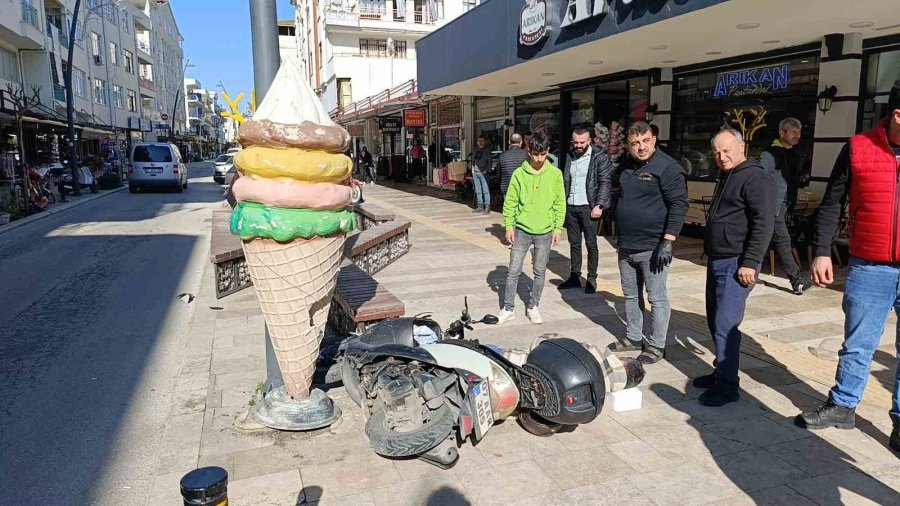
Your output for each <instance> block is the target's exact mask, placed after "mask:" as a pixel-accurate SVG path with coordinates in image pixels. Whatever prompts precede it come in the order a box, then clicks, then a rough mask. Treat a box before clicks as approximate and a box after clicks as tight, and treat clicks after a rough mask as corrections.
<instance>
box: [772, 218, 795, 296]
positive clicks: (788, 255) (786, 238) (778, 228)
mask: <svg viewBox="0 0 900 506" xmlns="http://www.w3.org/2000/svg"><path fill="white" fill-rule="evenodd" d="M787 212H788V211H787V205H786V204H785V203H782V204H781V209H779V210H778V213H777V214H776V215H775V230H774V231H773V232H772V246H773V247H774V248H775V251H776V252H777V253H778V256H779V257H781V266H782V267H783V268H784V273H785V274H787V277H788V279H790V280H791V281H793V280H795V279H797V277H798V276H800V267H798V266H797V262H795V261H794V255H793V253H792V252H791V233H790V232H789V231H788V228H787V223H785V221H784V219H785V217H786V215H787Z"/></svg>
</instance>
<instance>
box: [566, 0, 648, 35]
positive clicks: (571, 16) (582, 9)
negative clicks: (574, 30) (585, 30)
mask: <svg viewBox="0 0 900 506" xmlns="http://www.w3.org/2000/svg"><path fill="white" fill-rule="evenodd" d="M568 1H569V4H568V5H567V6H566V13H565V14H563V20H562V23H560V24H559V27H560V28H565V27H567V26H572V25H576V24H578V23H581V22H582V21H585V20H588V19H591V18H593V17H596V16H602V15H604V14H606V13H607V12H609V10H610V9H609V4H608V3H607V2H608V1H609V0H568ZM613 1H615V0H613ZM632 1H633V0H622V4H624V5H628V4H630V3H631V2H632ZM591 2H593V5H591Z"/></svg>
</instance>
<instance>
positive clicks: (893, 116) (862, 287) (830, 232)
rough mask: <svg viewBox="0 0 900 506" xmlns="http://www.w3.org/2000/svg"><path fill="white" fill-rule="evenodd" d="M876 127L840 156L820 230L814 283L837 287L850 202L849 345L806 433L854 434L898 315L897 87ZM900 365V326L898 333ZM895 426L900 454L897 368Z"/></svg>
mask: <svg viewBox="0 0 900 506" xmlns="http://www.w3.org/2000/svg"><path fill="white" fill-rule="evenodd" d="M886 113H887V114H886V116H885V117H884V118H883V119H882V120H881V121H880V122H879V123H878V125H877V126H876V127H875V128H873V129H871V130H869V131H867V132H863V133H861V134H858V135H855V136H853V137H852V138H851V139H850V142H849V143H847V145H845V146H844V149H843V150H842V151H841V153H840V154H839V155H838V158H837V161H836V162H835V165H834V169H833V170H832V172H831V178H830V179H829V181H828V188H827V189H826V190H825V197H824V198H823V199H822V205H821V206H820V207H819V218H818V221H817V224H816V258H815V260H813V264H812V268H811V272H810V274H811V277H812V280H813V282H814V283H815V284H816V285H818V286H820V287H825V286H828V285H830V284H831V283H833V282H834V268H833V266H832V264H831V243H832V238H833V237H834V232H835V230H836V229H837V227H838V224H839V223H840V220H841V215H842V214H843V212H842V211H843V208H844V206H843V203H844V202H846V201H847V200H848V198H849V202H850V267H849V268H848V270H847V278H846V281H845V284H844V303H843V307H844V317H845V319H844V345H843V347H842V348H841V352H840V359H839V362H838V367H837V374H836V377H835V380H836V383H835V385H834V387H832V388H831V391H830V392H829V393H828V400H827V401H826V402H825V403H824V404H823V405H822V406H821V407H820V408H818V409H816V410H815V411H809V412H806V413H802V414H800V415H798V416H797V418H796V419H795V420H794V421H795V423H796V424H797V425H798V426H800V427H804V428H808V429H824V428H827V427H837V428H839V429H852V428H853V427H854V426H855V424H856V405H857V404H859V401H860V400H861V399H862V395H863V391H864V390H865V388H866V382H867V381H868V379H869V369H870V367H871V366H872V355H873V354H874V353H875V348H877V347H878V344H879V341H880V339H881V334H882V332H883V331H884V325H885V323H886V322H887V316H888V312H890V310H891V308H893V309H894V311H895V312H896V313H897V314H898V315H900V217H898V214H900V211H898V209H900V183H898V176H897V174H898V170H900V81H897V82H896V83H894V87H893V89H892V90H891V93H890V96H889V98H888V108H887V111H886ZM896 347H897V353H898V358H900V324H898V328H897V344H896ZM889 414H890V417H891V421H892V422H893V431H892V432H891V436H890V440H889V445H890V447H891V448H892V449H893V450H895V451H898V452H900V368H898V369H897V377H896V379H895V381H894V396H893V403H892V405H891V410H890V412H889Z"/></svg>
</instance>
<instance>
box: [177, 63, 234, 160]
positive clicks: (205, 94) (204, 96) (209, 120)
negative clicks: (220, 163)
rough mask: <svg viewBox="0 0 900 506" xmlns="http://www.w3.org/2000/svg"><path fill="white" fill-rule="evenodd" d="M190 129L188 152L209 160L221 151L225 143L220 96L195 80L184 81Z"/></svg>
mask: <svg viewBox="0 0 900 506" xmlns="http://www.w3.org/2000/svg"><path fill="white" fill-rule="evenodd" d="M184 95H185V99H186V100H185V104H184V107H185V113H186V116H187V129H186V131H185V136H184V140H185V143H186V145H187V146H188V149H187V151H188V153H189V154H190V155H196V156H199V157H200V158H203V159H208V158H210V157H212V156H214V155H216V154H218V153H220V152H221V151H224V149H223V146H224V145H225V144H226V143H227V142H228V141H226V132H225V124H226V123H225V121H224V120H225V118H222V116H221V115H220V113H221V112H222V109H221V107H220V106H219V103H218V93H216V92H215V91H211V90H208V89H205V88H203V86H202V84H201V83H200V81H198V80H197V79H194V78H192V77H187V78H185V79H184Z"/></svg>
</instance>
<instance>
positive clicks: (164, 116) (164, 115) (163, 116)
mask: <svg viewBox="0 0 900 506" xmlns="http://www.w3.org/2000/svg"><path fill="white" fill-rule="evenodd" d="M162 119H163V121H165V120H167V119H169V115H168V114H166V113H163V115H162Z"/></svg>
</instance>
